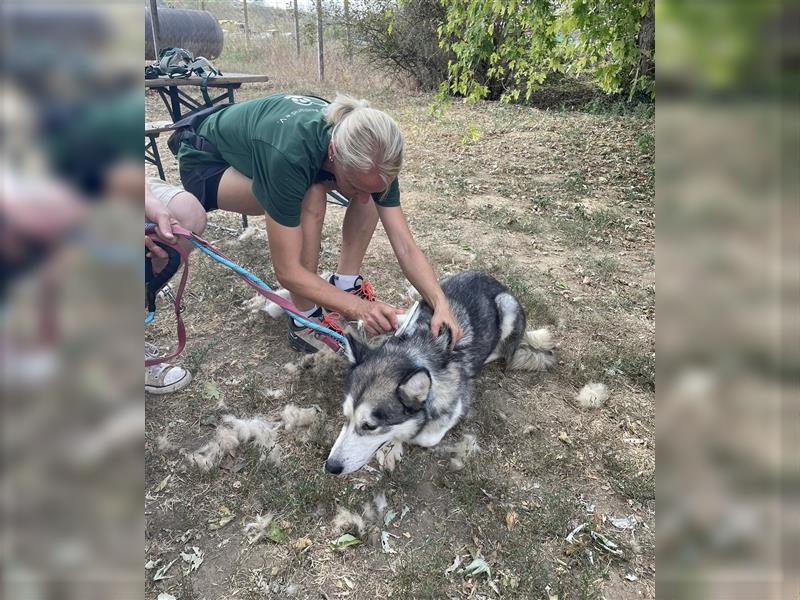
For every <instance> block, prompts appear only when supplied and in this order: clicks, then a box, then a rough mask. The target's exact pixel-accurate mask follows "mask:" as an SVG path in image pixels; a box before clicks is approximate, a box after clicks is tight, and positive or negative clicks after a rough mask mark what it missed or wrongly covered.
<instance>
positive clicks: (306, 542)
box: [294, 537, 313, 550]
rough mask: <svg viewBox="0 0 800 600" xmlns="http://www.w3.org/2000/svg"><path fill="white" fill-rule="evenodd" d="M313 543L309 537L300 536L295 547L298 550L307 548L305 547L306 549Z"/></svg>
mask: <svg viewBox="0 0 800 600" xmlns="http://www.w3.org/2000/svg"><path fill="white" fill-rule="evenodd" d="M312 543H313V542H312V541H311V540H310V539H309V538H307V537H302V538H298V539H297V541H296V542H295V543H294V547H295V548H296V549H297V550H305V549H306V548H308V547H309V546H310V545H311V544H312Z"/></svg>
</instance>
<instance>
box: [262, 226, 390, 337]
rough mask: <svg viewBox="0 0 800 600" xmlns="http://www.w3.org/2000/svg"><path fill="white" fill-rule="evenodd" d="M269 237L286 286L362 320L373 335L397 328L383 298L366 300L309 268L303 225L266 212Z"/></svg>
mask: <svg viewBox="0 0 800 600" xmlns="http://www.w3.org/2000/svg"><path fill="white" fill-rule="evenodd" d="M265 216H266V222H267V239H268V241H269V250H270V254H271V255H272V266H273V267H274V268H275V276H276V277H277V278H278V281H279V282H280V283H281V285H283V286H284V287H285V288H286V289H287V290H289V291H290V292H292V293H293V294H297V295H298V296H303V297H304V298H308V299H309V300H311V301H313V302H315V303H316V304H318V305H319V306H324V307H325V308H327V309H329V310H335V311H336V312H339V313H341V314H343V315H344V316H346V317H347V318H349V319H351V320H360V321H363V323H364V328H365V329H366V330H367V332H368V333H370V334H372V335H379V334H382V333H386V332H389V331H392V330H393V329H396V328H397V315H396V314H395V309H394V308H393V307H391V306H389V305H388V304H384V303H383V302H367V301H366V300H362V299H361V298H358V297H356V296H354V295H353V294H348V293H347V292H343V291H342V290H339V289H337V288H336V287H335V286H333V285H331V284H329V283H328V282H326V281H325V280H324V279H322V278H320V277H319V276H318V275H317V274H316V273H312V272H311V271H309V270H307V269H306V268H305V267H303V265H302V264H301V262H300V252H301V249H302V246H303V234H302V231H301V229H300V227H287V226H285V225H281V224H280V223H278V222H277V221H275V220H274V219H273V218H272V217H270V216H269V214H266V215H265Z"/></svg>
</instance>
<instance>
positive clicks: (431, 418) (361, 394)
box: [325, 271, 555, 475]
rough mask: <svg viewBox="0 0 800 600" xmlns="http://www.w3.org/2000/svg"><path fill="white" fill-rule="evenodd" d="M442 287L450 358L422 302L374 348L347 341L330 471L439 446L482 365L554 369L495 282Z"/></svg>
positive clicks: (544, 342)
mask: <svg viewBox="0 0 800 600" xmlns="http://www.w3.org/2000/svg"><path fill="white" fill-rule="evenodd" d="M441 285H442V290H443V291H444V293H445V295H446V296H447V300H448V302H449V303H450V310H451V311H452V313H453V316H454V317H455V318H456V319H457V320H458V323H459V325H460V326H461V330H462V331H463V334H464V335H463V337H462V338H461V340H459V342H458V344H456V346H455V348H454V349H453V350H452V352H451V351H449V350H448V346H449V345H450V342H451V333H450V331H449V329H447V328H446V327H443V328H442V331H441V332H440V335H439V336H438V337H434V336H433V334H432V333H431V330H430V322H431V317H432V316H433V311H432V309H431V307H430V306H428V305H427V304H425V303H422V304H421V305H420V310H419V311H418V312H417V313H416V315H414V316H410V320H409V322H408V323H407V324H405V326H404V328H403V331H402V333H401V334H400V335H395V336H391V337H389V338H388V339H386V340H384V341H383V342H382V343H381V344H380V345H370V344H368V343H367V342H366V341H365V340H363V339H361V338H359V337H357V336H355V335H352V334H349V335H348V342H349V347H348V349H347V354H348V359H349V361H350V364H351V369H350V373H349V375H348V377H347V382H346V384H345V400H344V404H343V411H344V416H345V419H346V424H345V426H344V427H343V428H342V431H341V433H340V434H339V437H338V438H337V440H336V443H335V444H334V445H333V448H332V449H331V452H330V455H329V456H328V460H327V461H325V469H326V470H327V471H328V472H329V473H333V474H335V475H339V474H343V473H351V472H353V471H355V470H357V469H360V468H361V467H363V466H364V465H365V464H366V463H367V462H369V460H370V458H371V457H372V455H373V454H375V452H376V451H377V450H378V449H379V448H380V447H381V446H383V445H384V444H386V443H387V442H410V443H412V444H416V445H419V446H427V447H430V446H435V445H436V444H438V443H439V442H440V441H441V439H442V437H444V434H445V433H447V432H448V431H449V430H450V428H451V427H453V425H455V424H456V422H457V421H458V419H459V418H460V417H461V416H462V415H463V414H464V413H465V412H466V411H467V408H468V407H469V404H470V401H471V399H472V392H473V385H474V380H475V377H477V375H478V373H479V372H480V370H481V367H482V366H483V365H485V364H486V363H488V362H491V361H493V360H496V359H499V358H502V359H503V360H504V361H505V364H506V368H508V369H526V370H532V371H539V370H545V369H547V368H549V367H551V366H552V365H553V364H554V363H555V356H554V355H553V346H554V344H553V341H552V339H551V337H550V333H549V332H548V331H547V330H546V329H539V330H536V331H532V332H527V333H526V331H525V312H524V311H523V309H522V306H520V304H519V302H518V301H517V299H516V298H515V297H514V296H513V295H512V293H511V292H510V291H509V289H508V288H507V287H505V286H504V285H502V284H501V283H500V282H498V281H497V280H495V279H494V278H492V277H490V276H489V275H486V274H485V273H481V272H479V271H466V272H464V273H459V274H456V275H453V276H451V277H447V278H445V279H443V280H442V282H441Z"/></svg>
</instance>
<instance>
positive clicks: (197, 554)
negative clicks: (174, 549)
mask: <svg viewBox="0 0 800 600" xmlns="http://www.w3.org/2000/svg"><path fill="white" fill-rule="evenodd" d="M181 558H182V559H183V561H184V562H187V563H189V570H188V571H184V573H186V574H187V575H188V574H189V573H191V572H193V571H197V569H199V568H200V565H202V564H203V560H205V554H204V553H203V551H202V550H200V548H198V547H197V546H192V552H191V553H188V552H181Z"/></svg>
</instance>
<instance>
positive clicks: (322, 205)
mask: <svg viewBox="0 0 800 600" xmlns="http://www.w3.org/2000/svg"><path fill="white" fill-rule="evenodd" d="M327 206H328V205H327V199H326V190H325V186H324V184H316V185H312V186H311V187H310V188H308V191H307V192H306V195H305V196H303V204H302V207H301V209H300V228H301V230H302V232H303V248H302V250H301V252H300V264H302V265H303V268H305V269H307V270H308V271H311V272H312V273H316V272H317V269H318V268H319V252H320V248H321V242H322V225H323V223H324V222H325V211H326V208H327ZM292 302H294V305H295V306H296V307H297V308H298V309H300V310H309V309H310V308H313V307H314V302H312V301H310V300H308V299H306V298H303V297H301V296H297V295H295V294H292Z"/></svg>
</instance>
